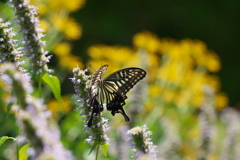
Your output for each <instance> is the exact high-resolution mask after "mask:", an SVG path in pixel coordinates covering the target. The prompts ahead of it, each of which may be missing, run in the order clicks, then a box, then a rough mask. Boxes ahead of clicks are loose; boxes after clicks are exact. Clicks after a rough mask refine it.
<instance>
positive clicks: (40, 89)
mask: <svg viewBox="0 0 240 160" xmlns="http://www.w3.org/2000/svg"><path fill="white" fill-rule="evenodd" d="M41 92H42V74H40V75H39V81H38V97H39V98H40V97H41Z"/></svg>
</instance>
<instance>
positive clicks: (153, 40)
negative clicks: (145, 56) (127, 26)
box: [133, 31, 160, 53]
mask: <svg viewBox="0 0 240 160" xmlns="http://www.w3.org/2000/svg"><path fill="white" fill-rule="evenodd" d="M133 44H134V45H135V46H136V47H138V48H144V49H146V50H147V51H149V52H151V53H153V52H156V51H158V48H159V44H160V42H159V39H158V37H157V36H156V35H154V34H152V33H150V32H148V31H143V32H140V33H137V34H135V35H134V36H133Z"/></svg>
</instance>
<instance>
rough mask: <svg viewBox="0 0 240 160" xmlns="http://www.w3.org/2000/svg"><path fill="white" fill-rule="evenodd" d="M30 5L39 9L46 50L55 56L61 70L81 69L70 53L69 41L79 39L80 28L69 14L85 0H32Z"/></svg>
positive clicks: (77, 57)
mask: <svg viewBox="0 0 240 160" xmlns="http://www.w3.org/2000/svg"><path fill="white" fill-rule="evenodd" d="M31 4H34V5H35V6H37V7H38V8H39V9H38V11H39V17H40V18H39V19H40V27H41V28H42V29H43V30H44V31H45V32H46V39H48V40H49V41H48V44H47V46H46V48H47V49H48V50H50V51H53V52H54V53H55V54H56V56H57V57H58V59H59V64H60V65H61V68H64V69H67V70H68V71H71V70H72V69H73V68H74V67H76V66H77V65H78V66H80V67H83V65H82V62H81V61H82V60H81V59H80V58H79V56H76V55H74V54H72V53H71V52H72V45H71V41H73V40H77V39H79V38H80V37H81V35H82V27H81V25H80V24H78V23H77V21H76V20H75V19H74V18H73V17H71V16H70V14H71V13H72V12H75V11H77V10H78V9H81V8H82V7H83V6H84V4H85V0H68V1H65V0H55V1H48V0H34V1H31ZM62 40H63V41H64V42H62Z"/></svg>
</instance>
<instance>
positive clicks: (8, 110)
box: [6, 102, 15, 118]
mask: <svg viewBox="0 0 240 160" xmlns="http://www.w3.org/2000/svg"><path fill="white" fill-rule="evenodd" d="M14 103H15V102H10V103H8V105H7V116H6V118H8V116H9V114H10V111H11V109H12V106H13V104H14Z"/></svg>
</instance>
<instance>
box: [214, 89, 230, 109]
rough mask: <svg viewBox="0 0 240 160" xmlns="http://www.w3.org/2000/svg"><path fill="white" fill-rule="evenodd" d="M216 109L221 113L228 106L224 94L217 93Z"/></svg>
mask: <svg viewBox="0 0 240 160" xmlns="http://www.w3.org/2000/svg"><path fill="white" fill-rule="evenodd" d="M215 103H216V108H217V110H218V111H221V110H222V109H223V108H225V107H227V105H228V97H227V95H226V94H225V93H218V94H217V95H216V102H215Z"/></svg>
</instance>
